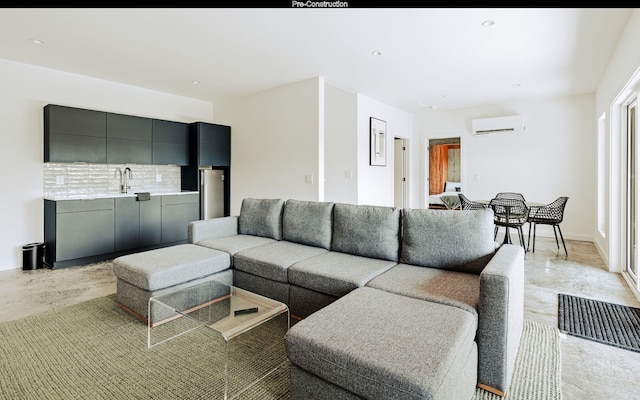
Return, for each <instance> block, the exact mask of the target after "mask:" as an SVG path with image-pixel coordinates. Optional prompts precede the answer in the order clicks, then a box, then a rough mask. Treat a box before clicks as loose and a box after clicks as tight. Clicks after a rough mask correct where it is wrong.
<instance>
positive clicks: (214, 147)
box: [191, 122, 231, 167]
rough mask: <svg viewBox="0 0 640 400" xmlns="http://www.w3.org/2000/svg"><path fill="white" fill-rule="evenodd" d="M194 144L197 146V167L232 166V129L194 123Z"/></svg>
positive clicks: (223, 126) (204, 123)
mask: <svg viewBox="0 0 640 400" xmlns="http://www.w3.org/2000/svg"><path fill="white" fill-rule="evenodd" d="M191 130H192V133H191V134H192V136H191V140H192V143H195V144H196V146H194V147H195V150H196V158H197V165H199V166H200V165H210V166H216V167H220V166H229V165H231V127H230V126H226V125H218V124H210V123H206V122H194V123H193V124H191Z"/></svg>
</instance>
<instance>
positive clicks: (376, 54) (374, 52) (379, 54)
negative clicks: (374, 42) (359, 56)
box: [371, 50, 382, 56]
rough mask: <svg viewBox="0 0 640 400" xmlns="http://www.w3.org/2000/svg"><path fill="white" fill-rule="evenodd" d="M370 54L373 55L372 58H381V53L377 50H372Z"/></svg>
mask: <svg viewBox="0 0 640 400" xmlns="http://www.w3.org/2000/svg"><path fill="white" fill-rule="evenodd" d="M371 54H372V55H374V56H381V55H382V52H381V51H379V50H374V51H372V52H371Z"/></svg>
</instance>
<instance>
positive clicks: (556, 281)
mask: <svg viewBox="0 0 640 400" xmlns="http://www.w3.org/2000/svg"><path fill="white" fill-rule="evenodd" d="M514 242H515V243H517V238H516V237H514ZM567 248H568V250H569V256H568V257H566V256H565V254H564V251H562V250H560V251H558V250H557V249H556V244H555V241H554V240H553V239H549V238H540V237H539V238H538V239H537V242H536V251H535V253H533V252H528V253H527V254H526V257H525V318H527V319H530V320H533V321H536V322H540V323H544V324H548V325H551V326H554V327H557V325H558V322H557V314H558V293H565V294H571V295H576V296H584V297H588V298H593V299H598V300H603V301H608V302H613V303H618V304H625V305H629V306H633V307H640V302H639V301H638V299H636V297H635V296H634V295H633V293H632V292H631V290H630V289H629V287H628V286H627V285H626V283H625V282H624V280H623V279H622V277H621V276H620V275H619V274H615V273H611V272H607V271H606V270H605V265H604V262H603V261H602V258H601V257H600V255H599V254H598V252H597V250H596V248H595V246H594V245H593V243H590V242H581V241H567ZM115 291H116V285H115V278H114V276H113V273H112V271H111V269H110V264H109V263H102V264H96V265H92V266H86V267H72V268H65V269H60V270H55V271H52V270H47V269H44V270H35V271H22V270H21V269H16V270H10V271H2V272H0V298H1V299H2V302H1V304H0V321H9V320H13V319H17V318H21V317H24V316H27V315H31V314H35V313H39V312H42V311H46V310H49V309H51V308H54V307H61V306H64V305H68V304H73V303H78V302H81V301H84V300H88V299H91V298H95V297H99V296H105V295H108V294H111V293H115ZM560 347H561V360H562V367H561V368H562V371H561V374H562V398H563V400H582V399H585V400H587V399H588V400H600V399H601V400H610V399H617V400H632V399H640V373H639V372H640V353H636V352H631V351H628V350H622V349H619V348H616V347H612V346H607V345H603V344H599V343H595V342H591V341H588V340H584V339H579V338H575V337H571V336H566V335H561V339H560ZM540 400H544V399H540Z"/></svg>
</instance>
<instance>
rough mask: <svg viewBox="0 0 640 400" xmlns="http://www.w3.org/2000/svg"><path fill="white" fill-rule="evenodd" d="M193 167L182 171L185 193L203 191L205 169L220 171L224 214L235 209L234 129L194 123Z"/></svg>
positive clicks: (192, 136) (191, 125) (191, 153)
mask: <svg viewBox="0 0 640 400" xmlns="http://www.w3.org/2000/svg"><path fill="white" fill-rule="evenodd" d="M189 135H190V138H189V154H190V155H189V160H190V162H189V165H188V166H184V167H182V168H181V171H180V178H181V185H182V186H181V188H182V190H194V191H195V190H200V185H201V182H200V180H201V175H200V168H201V167H213V169H220V170H222V171H223V174H224V215H226V216H228V215H229V213H230V210H231V207H230V196H231V127H230V126H226V125H218V124H211V123H206V122H194V123H192V124H190V134H189Z"/></svg>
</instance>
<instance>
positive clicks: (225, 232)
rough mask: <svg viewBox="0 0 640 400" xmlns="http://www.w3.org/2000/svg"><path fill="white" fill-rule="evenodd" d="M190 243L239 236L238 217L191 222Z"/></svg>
mask: <svg viewBox="0 0 640 400" xmlns="http://www.w3.org/2000/svg"><path fill="white" fill-rule="evenodd" d="M188 229H189V237H188V242H189V243H198V242H200V241H202V240H205V239H216V238H221V237H225V236H233V235H237V234H238V217H237V216H231V217H219V218H212V219H203V220H199V221H192V222H189V228H188Z"/></svg>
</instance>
